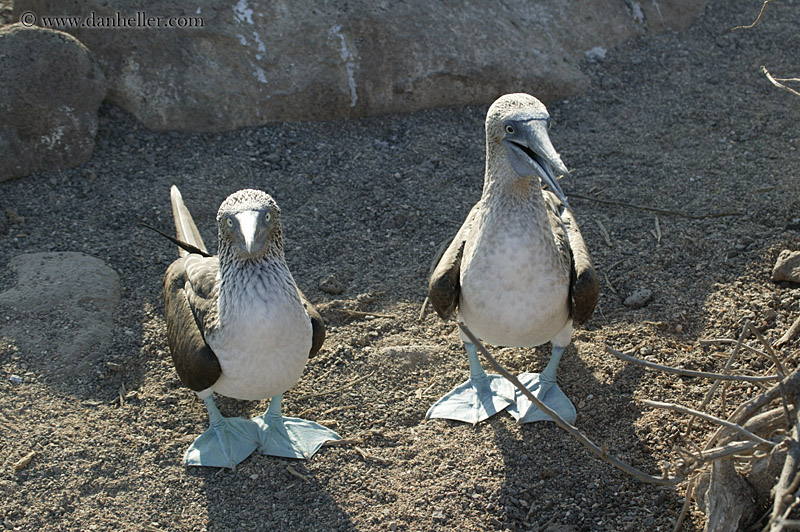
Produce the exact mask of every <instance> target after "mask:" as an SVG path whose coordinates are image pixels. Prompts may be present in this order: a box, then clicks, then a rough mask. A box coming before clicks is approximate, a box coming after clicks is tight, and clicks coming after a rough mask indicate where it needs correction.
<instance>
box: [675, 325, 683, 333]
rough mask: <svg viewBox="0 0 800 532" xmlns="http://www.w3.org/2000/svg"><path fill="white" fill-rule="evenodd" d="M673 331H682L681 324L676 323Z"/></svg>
mask: <svg viewBox="0 0 800 532" xmlns="http://www.w3.org/2000/svg"><path fill="white" fill-rule="evenodd" d="M675 332H676V333H682V332H683V325H681V324H680V323H679V324H678V325H676V326H675Z"/></svg>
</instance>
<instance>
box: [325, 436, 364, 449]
mask: <svg viewBox="0 0 800 532" xmlns="http://www.w3.org/2000/svg"><path fill="white" fill-rule="evenodd" d="M362 443H364V440H362V439H361V438H343V439H341V440H328V441H326V442H325V443H323V444H322V446H323V447H345V446H347V445H360V444H362Z"/></svg>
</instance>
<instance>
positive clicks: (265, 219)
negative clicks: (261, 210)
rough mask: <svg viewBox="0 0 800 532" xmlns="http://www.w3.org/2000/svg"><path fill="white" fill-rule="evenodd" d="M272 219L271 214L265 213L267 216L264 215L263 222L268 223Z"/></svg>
mask: <svg viewBox="0 0 800 532" xmlns="http://www.w3.org/2000/svg"><path fill="white" fill-rule="evenodd" d="M271 219H272V213H271V212H269V211H267V214H265V215H264V221H265V222H269V221H270V220H271Z"/></svg>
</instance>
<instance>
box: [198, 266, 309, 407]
mask: <svg viewBox="0 0 800 532" xmlns="http://www.w3.org/2000/svg"><path fill="white" fill-rule="evenodd" d="M269 281H274V279H272V280H270V279H266V278H256V279H254V280H253V281H252V283H250V285H249V286H244V287H237V294H238V295H237V296H236V297H235V298H228V297H226V292H225V288H224V287H223V288H222V290H221V292H220V323H221V324H224V326H221V327H220V328H219V329H217V330H216V331H215V332H214V334H213V335H212V336H211V337H210V338H207V339H206V340H207V341H208V344H209V346H211V349H213V350H214V353H215V354H216V355H217V359H218V360H219V364H220V367H221V369H222V375H221V376H220V378H219V379H218V380H217V382H216V383H214V386H213V389H214V391H216V392H217V393H220V394H222V395H225V396H227V397H233V398H235V399H265V398H268V397H273V396H276V395H278V394H281V393H284V392H285V391H286V390H288V389H289V388H291V387H292V386H293V385H294V383H295V382H297V380H298V379H299V378H300V375H301V374H302V373H303V368H304V367H305V364H306V362H307V361H308V354H309V351H310V350H311V338H312V331H311V320H310V318H309V317H308V314H307V313H306V311H305V308H303V305H302V303H301V302H300V299H299V297H298V296H297V294H296V292H295V293H294V294H293V293H292V292H291V290H288V289H294V286H288V287H287V286H276V284H275V283H274V282H269ZM284 282H285V281H284ZM287 288H288V289H287Z"/></svg>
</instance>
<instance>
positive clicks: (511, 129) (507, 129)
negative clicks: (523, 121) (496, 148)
mask: <svg viewBox="0 0 800 532" xmlns="http://www.w3.org/2000/svg"><path fill="white" fill-rule="evenodd" d="M506 133H508V134H509V135H513V134H514V126H512V125H511V124H509V125H507V126H506Z"/></svg>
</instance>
